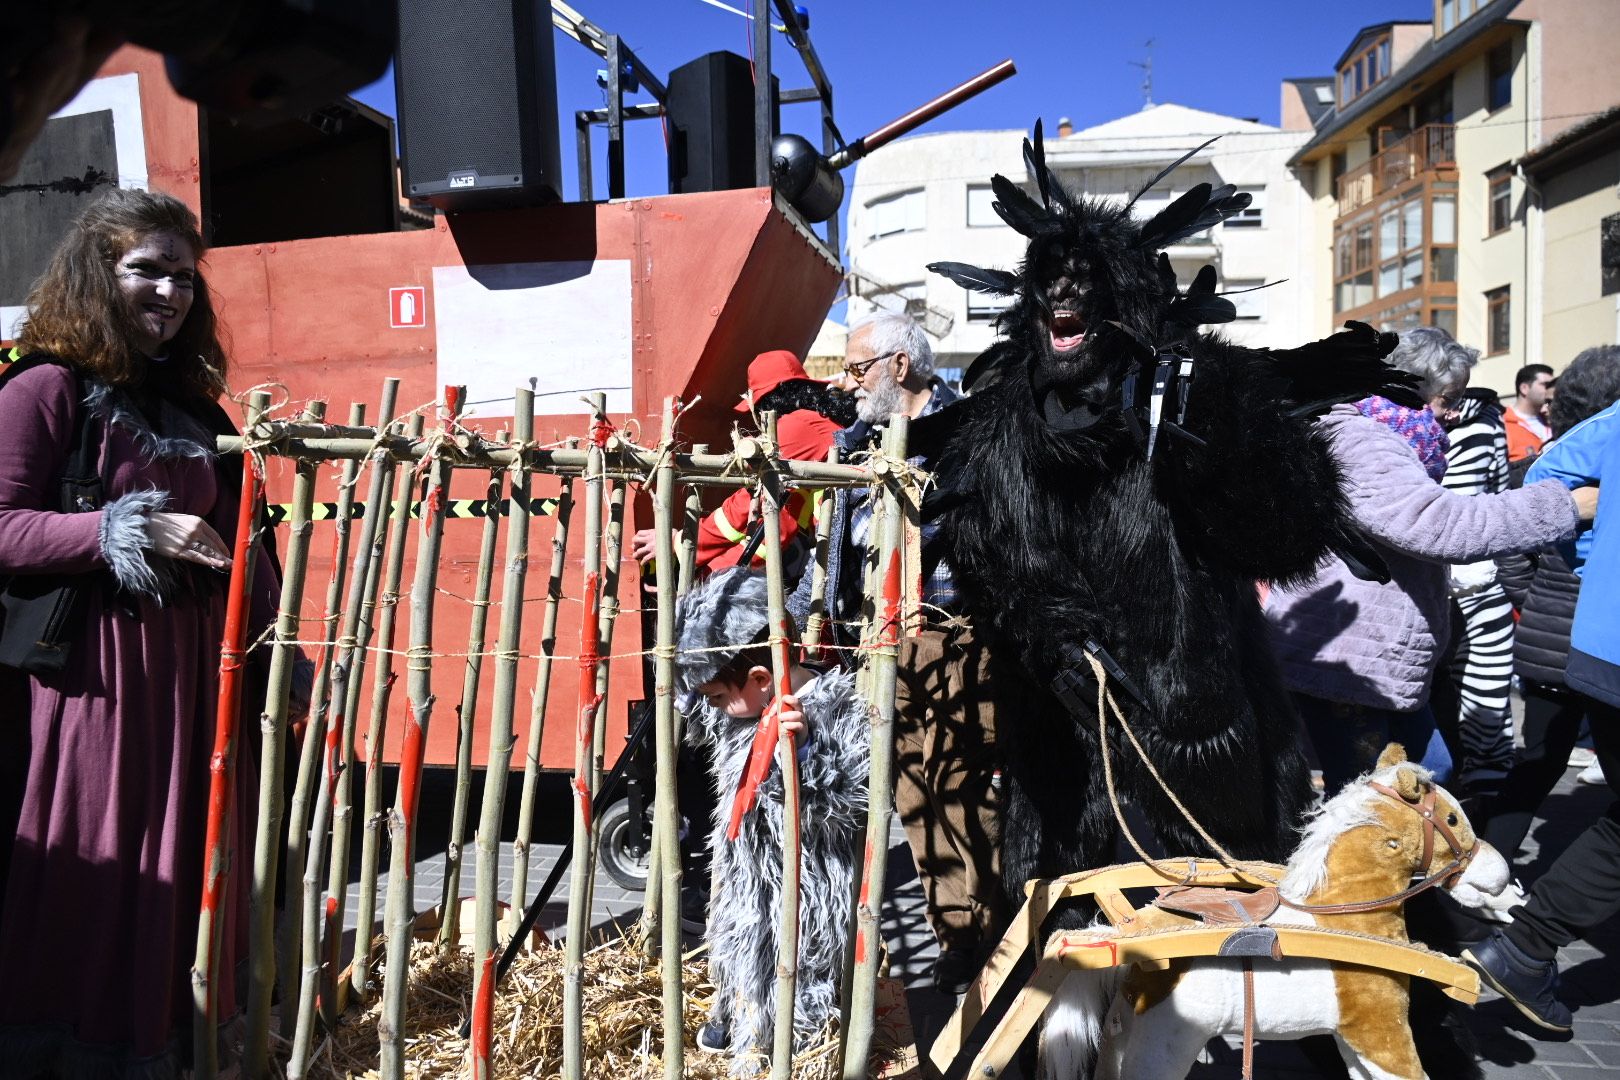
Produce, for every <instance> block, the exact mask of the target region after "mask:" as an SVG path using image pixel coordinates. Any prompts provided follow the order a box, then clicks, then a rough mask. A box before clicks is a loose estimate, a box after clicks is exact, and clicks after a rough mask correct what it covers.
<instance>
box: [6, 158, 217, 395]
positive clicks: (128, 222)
mask: <svg viewBox="0 0 1620 1080" xmlns="http://www.w3.org/2000/svg"><path fill="white" fill-rule="evenodd" d="M160 232H174V233H178V234H179V235H180V236H182V237H184V238H185V240H186V242H187V243H189V244H190V245H191V250H192V252H193V253H194V254H195V255H196V257H197V259H198V261H199V262H200V261H201V260H202V257H203V255H204V253H205V252H206V251H207V247H206V246H205V245H204V243H203V238H202V233H201V231H200V230H199V229H198V228H197V217H196V215H195V214H193V213H192V212H191V210H190V209H189V208H187V206H186V204H185V203H183V202H181V201H180V200H179V199H176V198H175V197H174V196H172V195H166V194H163V193H162V192H154V191H135V190H129V189H124V188H110V189H108V190H107V191H106V192H104V193H103V194H101V195H100V196H98V197H97V198H96V200H95V201H94V202H93V203H91V204H90V205H89V206H88V207H86V208H85V211H84V213H82V214H80V215H79V217H78V219H77V220H75V221H74V223H73V225H72V226H71V227H70V228H69V230H68V234H67V236H65V237H63V239H62V243H61V244H60V245H58V246H57V249H56V253H55V254H54V255H52V256H51V262H50V265H49V266H48V267H47V268H46V270H45V273H44V274H42V275H41V276H40V278H39V280H38V281H36V282H35V283H34V288H33V290H32V291H31V292H29V294H28V313H27V315H26V316H25V317H24V321H23V323H22V325H21V327H20V328H19V329H18V331H17V346H18V349H19V351H21V352H24V353H29V352H43V353H49V354H50V355H52V356H55V357H56V358H58V359H60V360H66V361H68V362H70V363H73V364H76V365H77V366H79V367H80V368H82V369H84V370H85V371H86V372H88V373H90V374H91V375H93V376H95V377H96V378H98V379H101V380H102V381H104V382H107V383H109V384H111V385H113V386H131V385H136V384H139V383H140V382H142V381H143V380H144V379H145V376H146V365H147V361H146V358H145V357H144V356H142V355H141V353H140V351H139V350H138V349H136V348H135V345H134V342H135V340H136V338H137V337H138V336H139V330H138V328H137V324H136V315H135V312H134V311H133V310H131V307H130V304H129V303H128V301H126V300H125V298H124V294H123V292H122V290H120V289H119V287H118V278H117V265H118V260H119V259H121V258H123V256H124V253H125V252H127V251H128V250H129V249H130V248H132V247H134V246H135V245H136V244H138V243H139V242H140V241H141V240H142V239H144V238H146V237H148V236H151V235H152V234H154V233H160ZM168 356H169V363H171V364H175V365H177V368H178V369H177V372H176V373H177V374H178V375H179V378H180V383H181V385H183V386H184V387H186V388H187V389H188V390H190V391H192V392H193V393H195V394H197V395H199V396H200V397H203V398H206V399H208V400H213V399H214V398H216V397H218V396H219V395H220V394H221V393H223V392H224V390H225V373H226V360H225V350H224V348H223V347H222V346H221V345H220V342H219V334H218V329H217V327H216V326H215V323H214V305H213V302H212V300H211V299H210V297H209V294H208V284H207V281H206V280H205V279H204V278H203V276H202V272H201V267H200V266H199V268H198V273H197V278H196V284H195V285H194V287H193V291H192V301H191V310H190V312H189V313H188V314H187V315H186V321H185V322H184V323H182V324H181V326H180V330H179V331H178V332H177V333H176V334H175V336H174V337H173V338H172V339H170V340H169V342H168Z"/></svg>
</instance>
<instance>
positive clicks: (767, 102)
mask: <svg viewBox="0 0 1620 1080" xmlns="http://www.w3.org/2000/svg"><path fill="white" fill-rule="evenodd" d="M750 6H751V7H752V8H753V9H754V186H755V187H770V186H771V140H772V139H774V138H776V131H775V127H774V125H773V124H772V123H771V104H772V102H771V0H754V2H753V4H752V5H750Z"/></svg>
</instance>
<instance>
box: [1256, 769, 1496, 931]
mask: <svg viewBox="0 0 1620 1080" xmlns="http://www.w3.org/2000/svg"><path fill="white" fill-rule="evenodd" d="M1367 786H1368V787H1370V788H1372V789H1373V790H1374V791H1376V792H1378V794H1380V795H1385V796H1388V797H1389V798H1390V799H1392V800H1394V802H1395V803H1396V805H1398V806H1403V807H1405V808H1406V809H1408V810H1410V811H1412V812H1413V813H1414V814H1416V815H1417V816H1418V817H1420V818H1422V819H1423V861H1422V862H1420V863H1419V864H1418V865H1419V866H1422V867H1425V868H1427V867H1428V865H1429V860H1430V859H1431V858H1433V857H1434V834H1435V833H1439V834H1440V837H1441V839H1443V840H1445V842H1446V846H1447V847H1449V848H1450V849H1451V862H1450V863H1449V864H1447V865H1446V866H1445V867H1444V868H1442V869H1441V870H1440V871H1439V872H1437V873H1434V874H1430V875H1429V876H1428V877H1426V878H1424V879H1423V880H1422V881H1420V882H1418V883H1417V884H1415V885H1413V886H1411V887H1410V888H1407V889H1403V890H1401V891H1400V892H1398V893H1395V894H1394V895H1393V896H1385V897H1381V898H1379V899H1377V900H1362V901H1359V902H1357V903H1353V904H1296V903H1294V902H1293V901H1291V900H1289V899H1287V898H1286V897H1282V896H1281V895H1279V897H1278V899H1279V900H1281V901H1282V903H1283V904H1284V905H1286V906H1287V907H1291V908H1293V909H1294V910H1295V911H1309V912H1316V913H1319V914H1323V915H1350V914H1355V913H1357V912H1363V911H1377V910H1378V909H1379V908H1385V907H1389V906H1391V905H1393V904H1399V903H1403V902H1404V901H1406V900H1409V899H1411V898H1412V897H1414V896H1416V895H1417V894H1418V893H1420V892H1422V891H1423V890H1425V889H1432V888H1434V887H1435V886H1436V885H1439V886H1442V887H1444V888H1446V889H1451V888H1453V887H1455V886H1456V884H1457V881H1458V879H1460V878H1461V877H1462V875H1463V872H1464V871H1466V870H1467V869H1468V864H1469V863H1471V862H1473V861H1474V854H1475V853H1476V852H1478V851H1479V837H1477V836H1476V837H1475V838H1474V842H1473V843H1472V844H1471V845H1469V846H1468V847H1467V848H1464V847H1463V846H1462V845H1461V844H1460V843H1458V842H1457V834H1456V833H1454V832H1452V831H1451V827H1450V826H1448V825H1447V824H1446V823H1445V822H1444V821H1441V820H1440V818H1439V816H1438V815H1436V814H1435V805H1436V803H1438V802H1439V797H1438V796H1437V795H1436V794H1435V788H1434V785H1432V784H1431V785H1429V789H1428V790H1427V791H1425V792H1424V793H1423V797H1422V798H1421V799H1418V800H1416V801H1415V802H1414V801H1413V800H1411V799H1408V798H1407V797H1406V796H1404V795H1402V794H1401V793H1400V792H1398V791H1396V790H1395V789H1394V788H1392V787H1388V786H1387V785H1384V784H1380V783H1378V782H1377V781H1375V780H1369V781H1367Z"/></svg>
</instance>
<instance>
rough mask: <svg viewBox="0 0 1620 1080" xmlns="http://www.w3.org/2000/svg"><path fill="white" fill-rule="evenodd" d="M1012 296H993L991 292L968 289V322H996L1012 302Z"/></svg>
mask: <svg viewBox="0 0 1620 1080" xmlns="http://www.w3.org/2000/svg"><path fill="white" fill-rule="evenodd" d="M1013 299H1014V298H1013V297H1011V296H991V295H990V294H989V293H982V292H972V291H968V294H967V312H968V322H979V323H982V322H994V321H995V319H996V316H998V315H1000V314H1001V313H1002V311H1004V310H1005V309H1006V308H1007V307H1008V306H1009V305H1010V304H1011V303H1012V302H1013Z"/></svg>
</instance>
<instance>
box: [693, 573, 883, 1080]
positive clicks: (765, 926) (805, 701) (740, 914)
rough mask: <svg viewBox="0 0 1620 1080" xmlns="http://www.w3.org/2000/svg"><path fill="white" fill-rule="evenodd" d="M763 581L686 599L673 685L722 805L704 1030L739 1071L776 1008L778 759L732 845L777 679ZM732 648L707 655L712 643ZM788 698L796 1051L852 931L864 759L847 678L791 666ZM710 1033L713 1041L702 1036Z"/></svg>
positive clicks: (862, 720) (851, 680) (746, 578)
mask: <svg viewBox="0 0 1620 1080" xmlns="http://www.w3.org/2000/svg"><path fill="white" fill-rule="evenodd" d="M767 621H768V613H767V602H766V593H765V579H764V577H763V575H760V574H757V573H752V572H750V571H747V570H742V569H737V570H729V571H723V572H721V573H718V574H715V575H714V576H713V577H711V578H710V579H709V580H708V581H707V582H705V583H704V584H703V585H701V586H699V587H698V588H696V589H693V590H692V591H691V592H690V593H688V594H687V595H686V597H685V598H684V599H683V600H682V602H681V608H680V612H679V631H678V646H679V649H680V654H679V660H678V664H679V683H680V690H681V693H682V695H683V697H684V699H685V700H684V702H683V704H684V705H685V713H686V733H687V738H689V739H690V740H691V741H692V742H693V743H694V744H695V745H697V746H699V747H702V748H703V749H704V750H706V751H707V753H708V755H709V760H710V763H711V766H712V768H713V773H714V784H715V791H716V793H717V795H718V796H719V811H718V813H717V814H716V820H715V821H714V822H713V823H712V829H711V831H710V836H709V847H710V850H711V851H712V853H713V859H714V862H713V871H712V874H713V880H712V885H711V900H710V907H709V930H708V938H709V974H710V978H711V980H712V981H713V983H714V987H715V996H714V1005H713V1007H712V1009H711V1011H710V1016H709V1026H710V1031H712V1032H714V1033H715V1034H716V1035H719V1034H721V1033H725V1034H729V1037H730V1049H731V1052H732V1074H733V1075H734V1076H746V1075H751V1074H752V1073H753V1072H754V1070H755V1069H756V1067H757V1065H758V1055H762V1054H768V1053H769V1050H770V1046H771V1033H772V1028H773V1025H774V1021H775V1015H776V960H777V957H776V948H777V938H778V931H779V927H780V924H781V917H782V916H781V910H782V773H781V769H780V768H779V767H776V766H774V765H773V767H772V769H771V771H770V772H769V773H768V774H767V775H766V777H765V780H764V782H763V783H762V784H761V785H760V788H759V798H758V801H757V802H756V804H755V805H754V808H753V809H752V810H751V811H750V812H749V813H748V815H747V816H746V817H744V818H743V820H742V826H741V831H740V833H739V835H738V837H737V839H736V840H734V841H733V840H728V839H726V829H727V826H728V825H729V823H730V817H731V805H732V800H733V797H734V795H735V793H736V790H737V784H738V781H739V780H740V779H741V777H742V775H743V772H744V770H745V768H746V767H747V764H748V754H749V749H750V747H751V745H752V743H753V739H754V730H755V726H756V721H757V720H758V718H759V716H760V713H761V711H762V710H763V709H764V707H765V706H766V705H767V704H768V703H769V701H770V700H771V697H772V696H773V694H772V688H773V686H774V682H773V679H772V677H771V667H770V654H769V650H768V647H767V646H766V645H765V644H764V642H765V639H766V625H767ZM723 645H730V646H735V647H736V649H735V651H724V652H703V651H701V650H705V649H713V648H715V647H716V646H723ZM792 683H793V687H794V693H793V694H789V695H784V696H783V699H782V711H781V721H782V724H783V726H784V727H787V728H789V729H794V728H797V729H798V730H799V735H798V739H797V745H798V747H799V751H798V758H799V808H800V817H799V820H800V859H799V889H800V892H799V967H798V973H799V974H798V989H797V1000H796V1002H795V1008H794V1015H793V1028H794V1042H795V1045H796V1048H799V1049H802V1048H804V1047H806V1046H808V1045H809V1044H810V1043H811V1041H812V1040H814V1039H815V1037H816V1036H818V1035H820V1034H821V1032H822V1031H823V1029H824V1028H825V1027H826V1024H827V1021H828V1020H829V1019H831V1018H833V1017H835V1016H836V1015H837V1013H838V987H839V978H840V973H841V970H842V966H843V960H844V951H845V944H844V943H845V940H846V937H847V935H848V931H849V923H850V903H851V888H852V880H853V875H854V873H855V866H854V858H855V851H856V850H857V847H856V845H857V844H859V843H860V842H861V838H862V835H863V833H864V830H865V828H866V786H867V785H866V780H867V762H868V755H869V746H868V742H867V740H868V735H869V732H870V724H869V722H868V720H867V711H866V705H865V703H864V702H863V701H862V700H861V698H860V697H859V696H858V695H857V694H856V693H855V677H854V675H853V674H852V673H850V672H845V671H829V672H815V671H811V670H810V669H807V668H804V667H801V666H799V665H797V664H795V665H794V666H793V671H792ZM706 1041H709V1040H706Z"/></svg>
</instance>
